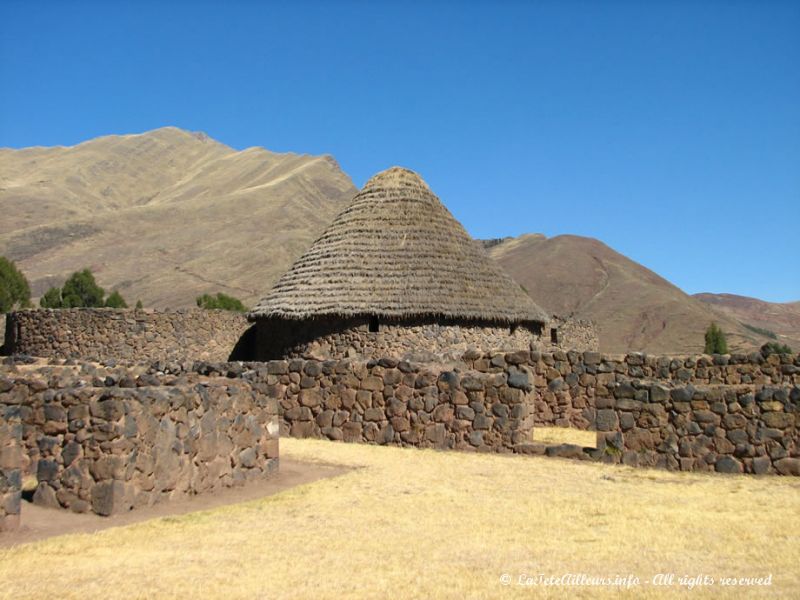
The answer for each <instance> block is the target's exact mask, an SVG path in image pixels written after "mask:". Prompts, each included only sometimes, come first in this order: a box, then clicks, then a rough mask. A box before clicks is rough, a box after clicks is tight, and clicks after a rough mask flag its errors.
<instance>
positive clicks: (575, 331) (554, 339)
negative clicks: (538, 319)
mask: <svg viewBox="0 0 800 600" xmlns="http://www.w3.org/2000/svg"><path fill="white" fill-rule="evenodd" d="M547 328H549V329H550V333H548V332H545V335H544V336H543V338H544V339H545V341H546V340H547V338H548V335H549V337H550V347H549V348H548V347H543V348H542V349H543V350H549V351H553V350H558V349H565V350H576V351H578V352H587V351H594V352H596V351H597V350H599V348H600V340H599V339H598V337H597V329H596V328H595V326H594V323H592V322H591V321H589V320H588V319H575V318H572V317H560V316H553V317H552V319H551V321H550V322H549V323H548V324H547ZM553 329H555V334H553V332H552V330H553Z"/></svg>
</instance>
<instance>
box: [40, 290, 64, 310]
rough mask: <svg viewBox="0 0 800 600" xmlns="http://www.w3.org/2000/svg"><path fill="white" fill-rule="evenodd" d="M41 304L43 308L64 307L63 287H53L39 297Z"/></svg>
mask: <svg viewBox="0 0 800 600" xmlns="http://www.w3.org/2000/svg"><path fill="white" fill-rule="evenodd" d="M39 306H41V307H42V308H63V303H62V302H61V288H60V287H51V288H50V289H49V290H47V291H46V292H45V293H44V296H42V297H41V298H39Z"/></svg>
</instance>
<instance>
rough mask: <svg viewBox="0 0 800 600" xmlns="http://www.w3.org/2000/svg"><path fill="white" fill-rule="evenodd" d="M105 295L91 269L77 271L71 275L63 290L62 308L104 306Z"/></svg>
mask: <svg viewBox="0 0 800 600" xmlns="http://www.w3.org/2000/svg"><path fill="white" fill-rule="evenodd" d="M104 294H105V291H104V290H103V288H101V287H100V286H99V285H97V282H96V281H95V280H94V275H92V272H91V271H90V270H89V269H84V270H83V271H77V272H75V273H73V274H72V275H70V277H69V279H67V281H66V282H65V283H64V287H63V288H62V289H61V302H62V308H79V307H98V306H103V304H104V303H103V295H104Z"/></svg>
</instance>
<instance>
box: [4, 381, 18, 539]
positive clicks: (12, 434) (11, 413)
mask: <svg viewBox="0 0 800 600" xmlns="http://www.w3.org/2000/svg"><path fill="white" fill-rule="evenodd" d="M0 389H2V388H0ZM21 440H22V424H21V423H20V415H19V408H18V407H15V406H6V407H3V406H0V532H1V531H8V530H12V529H16V528H17V526H18V525H19V513H20V500H21V496H22V493H21V492H22V451H21Z"/></svg>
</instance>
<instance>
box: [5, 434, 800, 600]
mask: <svg viewBox="0 0 800 600" xmlns="http://www.w3.org/2000/svg"><path fill="white" fill-rule="evenodd" d="M281 452H282V455H283V456H285V457H291V458H293V459H297V460H304V461H312V462H328V463H334V464H342V465H350V466H357V467H360V468H357V469H354V470H352V471H349V472H347V473H346V474H344V475H340V476H338V477H333V478H329V479H324V480H320V481H316V482H314V483H310V484H306V485H303V486H299V487H296V488H293V489H290V490H287V491H284V492H281V493H279V494H276V495H274V496H270V497H267V498H264V499H262V500H256V501H251V502H246V503H242V504H237V505H230V506H224V507H221V508H217V509H214V510H209V511H205V512H196V513H190V514H186V515H183V516H177V517H167V518H161V519H154V520H150V521H145V522H142V523H138V524H134V525H130V526H126V527H119V528H112V529H106V530H104V531H101V532H98V533H94V534H81V535H68V536H62V537H56V538H50V539H48V540H44V541H41V542H36V543H32V544H27V545H23V546H17V547H13V548H10V549H0V595H2V596H3V597H6V598H14V599H20V598H150V597H170V598H175V597H180V598H188V597H220V598H505V597H513V598H550V597H558V598H560V597H571V598H572V597H578V598H581V597H583V598H595V597H598V596H599V597H617V596H620V595H621V596H623V597H648V598H649V597H671V596H686V595H687V591H688V590H687V588H686V587H681V586H680V585H678V583H679V580H678V579H677V578H679V577H681V576H685V575H688V576H698V575H701V576H702V575H707V576H709V577H714V578H715V579H718V578H720V577H753V576H756V577H758V576H768V575H771V576H772V585H771V586H769V587H748V588H743V587H738V586H737V587H731V586H722V585H719V584H715V585H713V586H704V587H695V588H694V589H693V590H692V593H691V597H693V598H694V597H703V598H711V597H713V598H719V597H723V598H725V597H727V598H741V597H747V596H783V597H788V598H791V597H794V598H797V597H800V480H798V479H795V478H781V477H763V478H758V477H752V476H750V477H745V476H714V475H700V474H681V473H668V472H661V471H647V470H634V469H630V468H625V467H613V466H606V465H598V464H590V463H581V462H572V461H566V460H559V459H548V458H537V457H523V456H501V455H477V454H466V453H458V452H437V451H432V450H418V449H401V448H393V447H376V446H366V445H355V444H342V443H332V442H324V441H316V440H295V439H284V440H281ZM670 573H671V574H674V575H675V576H676V580H675V585H673V586H664V587H658V586H655V585H653V584H652V583H645V582H647V581H650V579H651V578H652V577H653V576H655V575H657V574H670ZM503 574H508V575H509V576H510V578H511V582H510V583H511V584H510V585H503V583H502V582H501V576H502V575H503ZM540 574H542V575H544V576H547V577H549V576H560V575H563V574H586V575H587V576H591V577H598V576H607V577H613V576H616V575H619V576H627V575H633V576H636V577H639V578H640V580H641V583H640V584H639V585H636V586H634V587H632V588H631V589H630V590H628V591H624V590H622V591H621V590H620V588H618V587H604V588H598V587H568V586H547V587H544V586H525V585H519V584H518V581H519V577H520V575H529V576H533V577H536V576H538V575H540Z"/></svg>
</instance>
